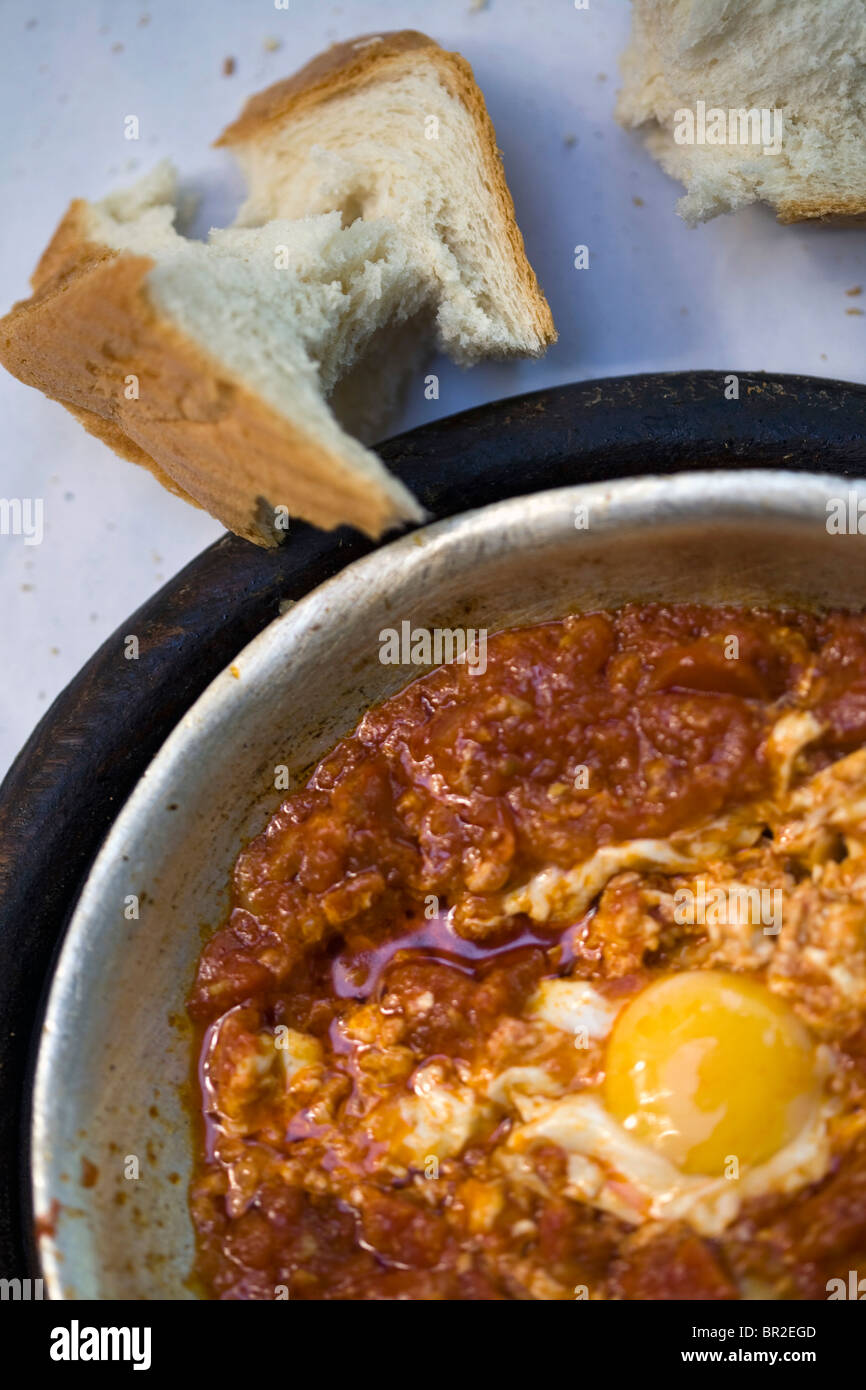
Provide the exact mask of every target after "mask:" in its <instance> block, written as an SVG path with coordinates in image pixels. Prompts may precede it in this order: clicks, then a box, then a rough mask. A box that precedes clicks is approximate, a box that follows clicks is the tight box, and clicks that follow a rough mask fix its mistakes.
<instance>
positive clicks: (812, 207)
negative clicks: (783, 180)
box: [776, 195, 866, 227]
mask: <svg viewBox="0 0 866 1390" xmlns="http://www.w3.org/2000/svg"><path fill="white" fill-rule="evenodd" d="M776 216H777V219H778V221H779V222H782V223H783V224H785V225H786V226H787V225H790V224H791V223H793V222H810V221H811V222H827V223H831V224H832V225H833V226H839V227H853V226H856V225H857V223H860V222H864V221H866V200H864V199H863V198H861V197H855V196H854V195H852V196H851V197H849V198H839V197H829V196H826V197H823V198H818V197H815V198H786V199H785V200H784V201H783V202H779V203H778V204H777V205H776Z"/></svg>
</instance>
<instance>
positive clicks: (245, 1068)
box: [190, 605, 866, 1299]
mask: <svg viewBox="0 0 866 1390" xmlns="http://www.w3.org/2000/svg"><path fill="white" fill-rule="evenodd" d="M732 639H734V643H733V645H734V648H735V649H736V651H737V656H736V658H735V659H733V660H732V659H730V657H729V655H727V654H726V653H729V652H730V651H731V649H732ZM792 710H809V711H811V712H812V714H813V715H814V717H815V719H816V721H818V723H819V724H820V726H821V733H820V736H819V737H817V738H815V739H814V740H813V741H812V744H811V745H810V747H809V749H808V752H807V754H806V755H804V756H805V759H806V762H807V764H808V769H807V770H808V771H810V772H815V771H818V770H820V769H821V768H822V767H824V766H826V765H828V764H830V763H831V762H833V761H834V760H835V759H838V758H840V757H843V756H844V755H845V754H846V753H848V752H850V751H851V750H854V749H857V748H859V747H860V746H861V745H862V744H863V743H864V742H866V621H864V619H863V618H861V617H857V616H851V615H846V614H837V615H830V616H828V617H826V618H816V617H812V616H809V615H804V614H797V613H789V612H785V613H779V612H752V611H749V612H746V611H742V610H736V609H722V608H715V609H710V608H701V607H698V606H692V605H681V606H677V607H670V608H666V607H649V606H642V607H639V606H635V607H628V608H625V609H623V610H621V611H619V612H617V613H612V614H606V613H597V614H590V615H585V616H580V617H576V618H568V619H565V620H563V621H562V622H553V623H547V624H544V625H541V626H538V627H535V628H530V629H525V630H519V631H511V632H505V633H502V634H499V635H497V636H496V637H494V638H491V639H490V640H489V643H488V664H487V670H486V671H485V672H484V674H483V675H473V674H471V672H470V671H469V669H467V667H465V666H459V665H457V666H448V667H443V668H440V669H439V670H437V671H434V672H432V673H430V674H429V675H427V676H424V677H423V678H421V679H419V680H416V681H414V682H413V683H412V684H411V685H409V686H407V688H406V689H405V690H404V691H402V692H401V693H400V694H399V695H397V696H396V697H394V698H393V699H391V700H390V701H388V702H387V703H386V704H384V705H382V706H380V707H378V708H376V709H373V710H371V711H370V712H369V713H368V714H367V715H366V716H365V717H364V719H363V720H362V721H361V723H360V724H359V726H358V728H357V730H356V731H355V732H354V733H353V734H352V735H351V737H349V738H347V739H345V740H344V741H343V742H342V743H340V744H339V745H338V746H337V747H336V748H335V749H334V751H333V752H332V753H331V754H329V755H328V756H327V757H326V758H325V759H323V761H322V762H321V764H320V765H319V767H318V768H317V769H316V771H315V773H314V774H313V776H312V778H311V779H310V782H309V783H308V785H307V787H306V788H304V789H303V790H302V791H300V792H298V793H297V794H296V795H293V796H291V797H290V798H289V799H288V800H287V801H286V802H285V803H284V804H283V806H282V807H281V808H280V810H279V811H278V812H277V813H276V815H275V816H274V817H273V818H272V819H271V821H270V823H269V824H268V826H267V828H266V829H265V830H264V832H263V833H262V834H261V835H260V836H259V837H258V839H256V840H255V841H254V842H253V843H252V844H251V845H250V846H249V847H248V848H247V849H246V850H245V851H244V852H243V854H242V855H241V856H240V858H239V860H238V862H237V865H236V869H235V876H234V889H233V894H234V897H233V904H234V905H233V908H232V911H231V915H230V917H229V920H228V921H227V923H226V924H225V925H224V926H223V927H222V928H221V930H220V931H218V932H217V933H216V935H215V936H214V937H213V938H212V940H211V941H210V942H209V943H208V945H207V946H206V948H205V950H204V951H203V953H202V957H201V960H200V963H199V969H198V975H197V979H196V983H195V987H194V989H193V992H192V994H191V997H190V1011H191V1014H192V1017H193V1018H194V1020H195V1021H196V1023H197V1024H198V1025H199V1041H200V1053H199V1076H200V1084H201V1095H202V1115H203V1119H204V1124H205V1131H206V1134H205V1138H204V1140H203V1145H202V1153H201V1155H200V1157H201V1163H200V1168H199V1172H198V1175H197V1177H196V1179H195V1182H194V1184H193V1189H192V1194H191V1209H192V1214H193V1220H194V1223H195V1226H196V1231H197V1237H198V1251H199V1260H198V1272H199V1276H200V1278H201V1279H202V1280H203V1281H204V1283H205V1285H206V1286H207V1288H208V1290H209V1292H210V1293H211V1295H212V1296H215V1297H223V1298H261V1299H268V1298H274V1297H285V1296H289V1297H291V1298H293V1299H297V1298H301V1299H304V1298H313V1299H323V1298H325V1299H369V1298H373V1299H380V1298H398V1297H404V1298H405V1297H408V1298H413V1299H414V1298H418V1299H442V1298H444V1299H502V1298H505V1299H509V1298H518V1299H521V1298H537V1297H550V1298H561V1297H573V1296H574V1295H573V1292H572V1290H573V1289H574V1287H575V1286H578V1285H586V1286H588V1287H590V1288H591V1290H592V1295H591V1296H593V1297H623V1298H677V1297H691V1298H700V1297H704V1298H732V1297H737V1296H739V1295H740V1293H741V1291H742V1289H743V1287H744V1281H748V1280H752V1281H758V1282H760V1281H764V1282H765V1283H766V1284H767V1285H769V1286H774V1287H777V1288H778V1289H783V1290H784V1296H787V1297H796V1296H805V1297H809V1296H824V1294H823V1292H822V1293H820V1294H818V1293H816V1292H815V1290H816V1289H818V1288H819V1286H820V1287H823V1281H824V1280H826V1278H827V1277H830V1276H829V1274H828V1271H833V1272H835V1270H836V1267H837V1265H838V1266H839V1267H840V1268H841V1267H842V1266H843V1265H844V1266H845V1270H847V1267H848V1265H847V1263H846V1262H847V1261H848V1259H849V1257H850V1251H851V1250H852V1249H854V1248H856V1247H858V1246H859V1248H861V1249H866V1149H864V1148H862V1147H861V1143H860V1141H859V1140H858V1142H857V1143H856V1144H853V1145H852V1146H851V1149H850V1151H849V1152H847V1153H845V1154H843V1155H841V1156H840V1157H839V1158H838V1160H837V1161H836V1162H835V1163H834V1166H833V1171H832V1173H831V1175H830V1176H829V1178H828V1179H827V1180H826V1181H825V1182H824V1183H822V1184H821V1185H819V1187H818V1188H817V1190H815V1191H814V1192H813V1191H811V1189H810V1190H807V1191H806V1192H805V1193H801V1194H799V1195H798V1198H797V1200H796V1202H792V1201H791V1199H789V1198H768V1199H763V1200H762V1201H761V1202H759V1203H757V1204H753V1205H752V1207H751V1208H749V1210H748V1211H747V1212H746V1214H745V1216H744V1219H743V1220H742V1221H740V1222H739V1223H738V1225H737V1227H736V1235H734V1234H731V1235H730V1237H728V1236H725V1237H724V1238H722V1239H720V1240H707V1239H705V1238H702V1237H700V1236H698V1235H696V1234H695V1233H694V1232H693V1231H692V1230H690V1229H689V1228H688V1227H687V1226H685V1225H683V1224H682V1223H680V1224H675V1225H673V1226H671V1227H670V1228H669V1229H665V1230H662V1231H660V1232H658V1233H657V1234H656V1236H655V1237H654V1238H653V1239H647V1234H646V1232H645V1231H640V1230H639V1231H637V1232H636V1231H635V1230H634V1229H633V1228H632V1227H630V1226H628V1225H626V1224H625V1223H624V1222H623V1221H621V1220H619V1219H617V1218H616V1217H614V1216H611V1215H609V1214H607V1213H605V1212H600V1211H598V1210H596V1209H594V1208H593V1207H590V1206H587V1205H584V1204H582V1203H580V1202H578V1201H575V1200H572V1199H571V1198H570V1197H567V1196H565V1195H562V1190H563V1187H564V1184H565V1170H566V1158H565V1155H564V1154H563V1152H562V1150H561V1149H559V1148H558V1147H557V1146H556V1145H555V1144H552V1143H551V1144H542V1145H539V1146H538V1147H537V1148H536V1149H534V1150H533V1153H532V1156H531V1161H532V1164H533V1165H534V1171H535V1175H536V1177H537V1179H538V1181H537V1183H536V1184H535V1187H534V1188H533V1187H532V1186H531V1185H530V1186H529V1187H521V1188H517V1187H514V1186H511V1185H509V1184H508V1183H507V1182H506V1183H503V1181H502V1178H501V1173H500V1172H499V1170H498V1168H497V1167H496V1158H495V1156H496V1152H497V1151H498V1146H500V1145H501V1144H502V1142H503V1136H504V1135H506V1136H507V1132H508V1129H509V1127H510V1126H511V1125H512V1124H513V1119H512V1118H510V1117H509V1115H508V1114H507V1113H503V1112H502V1111H500V1110H497V1109H496V1108H495V1107H494V1108H492V1109H490V1111H489V1113H488V1112H487V1111H485V1114H484V1117H483V1120H481V1121H480V1122H479V1123H478V1124H477V1125H476V1127H475V1128H474V1129H473V1130H472V1133H471V1136H470V1138H469V1139H468V1140H467V1142H466V1143H465V1144H464V1145H463V1146H462V1147H460V1148H459V1149H458V1151H457V1152H456V1153H454V1152H449V1153H447V1154H444V1155H443V1156H440V1157H439V1158H437V1162H436V1168H437V1172H436V1174H435V1176H433V1177H431V1176H430V1175H429V1174H427V1173H425V1171H424V1170H425V1164H424V1162H423V1161H420V1160H417V1161H416V1159H412V1158H406V1153H408V1150H405V1149H404V1150H401V1148H400V1146H401V1144H404V1145H405V1143H406V1142H408V1140H406V1137H405V1136H404V1135H403V1134H402V1133H401V1132H400V1133H398V1132H397V1130H395V1129H394V1126H393V1124H392V1123H391V1121H389V1126H390V1127H387V1128H383V1127H381V1126H379V1127H378V1128H377V1125H378V1120H377V1116H378V1115H379V1114H380V1113H384V1111H385V1109H386V1108H387V1112H388V1114H389V1115H392V1114H393V1113H395V1110H394V1107H395V1105H397V1104H398V1102H399V1100H400V1097H401V1096H403V1097H405V1096H406V1095H409V1094H410V1093H413V1087H414V1088H415V1090H417V1089H418V1087H419V1086H420V1087H421V1089H422V1090H423V1086H424V1084H426V1083H425V1081H424V1077H425V1075H426V1074H427V1071H428V1069H429V1068H430V1067H433V1068H434V1071H433V1072H431V1073H430V1075H433V1076H434V1080H435V1082H436V1084H437V1085H438V1084H439V1083H440V1082H443V1084H444V1083H445V1082H447V1083H448V1084H449V1085H451V1086H452V1087H453V1088H454V1090H455V1093H458V1092H459V1091H460V1088H461V1086H463V1084H464V1081H465V1077H466V1075H467V1074H468V1071H467V1069H469V1068H471V1067H472V1066H473V1065H475V1064H476V1063H477V1059H478V1057H479V1056H480V1055H481V1053H482V1051H484V1054H485V1056H486V1055H487V1054H488V1053H490V1055H491V1056H493V1057H501V1058H502V1059H504V1061H510V1060H511V1057H512V1052H513V1051H514V1049H515V1048H517V1050H518V1053H519V1049H520V1047H521V1046H524V1043H525V1039H529V1038H531V1036H534V1035H531V1034H530V1033H525V1035H524V1034H520V1032H519V1030H520V1029H521V1028H522V1029H524V1030H525V1029H527V1028H530V1027H531V1025H530V1024H528V1023H527V1022H526V1020H525V1019H524V1017H523V1014H524V1010H525V1008H526V1006H527V1001H528V1000H529V999H530V998H531V997H532V995H533V991H535V990H536V989H537V987H538V985H539V982H541V981H543V980H545V979H554V978H569V979H574V978H581V979H586V980H592V981H593V982H594V985H595V986H596V987H597V989H598V990H600V991H601V993H602V995H604V996H606V997H610V998H611V999H614V1000H615V999H616V998H617V997H620V996H624V995H626V994H627V995H629V996H630V995H632V994H633V993H634V992H635V991H636V990H638V989H639V988H640V987H641V985H644V984H646V983H648V982H651V981H652V980H654V979H656V978H658V977H659V976H661V975H663V974H664V973H665V972H666V971H669V970H670V969H671V968H672V966H674V965H675V957H674V955H673V953H672V952H673V947H672V946H668V945H666V944H662V945H661V946H660V947H658V948H654V949H650V950H647V949H646V948H645V945H644V944H643V943H642V942H638V941H637V939H636V938H635V936H634V934H633V932H632V930H631V927H630V919H629V914H628V910H627V907H628V888H629V885H628V883H627V882H625V883H624V884H622V885H621V886H617V884H614V885H613V887H612V889H611V890H610V893H611V894H612V896H610V897H608V898H607V899H606V904H607V906H606V909H605V911H602V912H600V911H599V910H598V903H597V902H593V903H591V904H590V905H589V906H588V907H587V908H586V909H585V910H584V911H582V912H580V913H579V914H577V915H576V916H575V917H574V919H573V920H570V921H566V922H557V923H556V924H555V925H554V924H553V923H549V924H542V923H539V922H533V921H531V920H530V919H529V918H528V917H526V916H524V915H522V914H513V915H510V914H509V913H508V912H507V910H506V908H505V902H506V898H507V895H508V893H509V891H510V890H511V889H513V888H514V886H515V885H520V884H522V883H524V882H526V880H527V879H529V878H530V877H531V876H532V875H535V874H538V873H539V872H540V871H542V870H546V869H550V868H559V869H565V870H567V869H571V868H572V867H573V866H574V865H576V864H580V863H581V862H583V861H585V860H587V859H588V858H589V857H590V856H592V855H593V854H594V853H595V852H596V851H597V850H598V849H599V848H603V847H605V846H612V845H619V844H622V843H624V842H627V841H630V840H635V839H647V838H652V839H659V838H663V837H669V836H671V835H675V834H677V833H678V832H681V831H684V830H688V829H689V828H690V827H693V826H696V825H698V824H700V823H702V822H705V821H708V820H712V819H713V818H716V817H720V816H724V815H726V814H730V813H731V812H732V811H735V810H736V809H737V808H738V807H741V806H745V805H747V804H749V803H754V802H758V801H760V799H761V798H762V797H765V796H767V795H768V794H769V792H770V789H771V784H772V768H771V766H770V763H769V761H768V757H767V740H768V736H769V733H770V731H771V730H772V728H773V726H774V724H775V723H776V721H777V720H778V719H779V717H780V715H781V714H783V713H785V712H786V711H792ZM617 894H619V895H620V896H619V898H617V896H616V895H617ZM618 903H619V904H620V906H621V910H620V908H619V907H617V904H618ZM610 904H613V906H614V907H615V908H616V909H617V910H616V911H611V910H608V908H609V906H610ZM677 959H679V958H677ZM675 968H678V966H677V967H675ZM365 1011H366V1012H365ZM374 1014H375V1017H374ZM371 1020H372V1021H371ZM374 1027H375V1030H377V1031H375V1034H374V1033H373V1032H372V1031H369V1032H368V1035H367V1036H366V1037H365V1033H364V1029H365V1028H366V1029H368V1030H372V1029H374ZM280 1029H282V1030H283V1031H284V1032H285V1030H288V1033H289V1035H290V1041H292V1040H295V1041H293V1042H292V1046H297V1047H300V1046H301V1043H298V1042H297V1041H296V1040H297V1038H299V1037H302V1038H304V1039H309V1038H311V1039H313V1046H314V1048H315V1049H317V1050H316V1051H315V1057H314V1060H313V1061H312V1062H311V1063H309V1065H308V1066H307V1069H306V1071H304V1069H303V1067H302V1068H301V1069H300V1070H299V1071H296V1072H295V1073H294V1074H293V1076H292V1078H291V1085H290V1086H289V1087H288V1090H287V1089H286V1085H285V1084H284V1081H283V1080H282V1079H276V1078H277V1073H276V1072H275V1071H274V1069H273V1067H272V1057H271V1054H270V1053H268V1051H267V1048H266V1045H265V1043H263V1041H262V1040H263V1039H265V1041H267V1039H270V1038H272V1036H275V1035H276V1034H277V1030H280ZM509 1029H510V1030H511V1036H509ZM521 1038H523V1039H524V1041H523V1042H521ZM304 1046H309V1044H304ZM845 1048H847V1051H846V1052H845V1056H846V1057H847V1059H848V1061H847V1064H846V1065H847V1066H848V1067H849V1080H850V1078H854V1079H855V1082H856V1084H857V1085H860V1084H861V1081H860V1078H861V1075H862V1076H863V1077H866V1043H864V1042H863V1034H862V1033H859V1032H857V1031H856V1030H855V1031H854V1032H852V1034H851V1038H850V1041H848V1042H846V1043H845ZM509 1049H511V1051H509ZM310 1055H311V1056H312V1055H313V1054H312V1053H311V1054H310ZM515 1055H516V1054H515ZM547 1060H548V1064H549V1066H550V1068H552V1069H553V1074H554V1075H560V1074H561V1075H562V1076H563V1077H565V1076H566V1069H567V1067H568V1066H570V1065H571V1064H572V1062H571V1059H570V1058H569V1057H567V1056H566V1054H565V1051H563V1055H562V1056H561V1057H560V1056H558V1055H555V1054H554V1053H552V1054H551V1056H550V1058H549V1059H547ZM503 1064H504V1063H503ZM557 1068H559V1071H557ZM569 1075H570V1073H569ZM283 1076H284V1073H283V1072H282V1071H281V1072H279V1078H283ZM419 1078H420V1080H419ZM563 1084H567V1085H569V1086H572V1085H576V1086H581V1085H583V1084H584V1083H583V1081H582V1080H581V1079H580V1077H578V1078H577V1080H576V1081H575V1080H573V1079H572V1080H569V1081H568V1082H567V1083H565V1082H564V1083H563ZM587 1084H588V1083H587ZM852 1084H854V1083H852ZM428 1089H429V1088H428ZM389 1107H390V1108H389ZM449 1123H450V1121H449ZM430 1143H431V1145H432V1147H433V1148H434V1149H435V1144H436V1140H435V1137H434V1138H433V1139H431V1141H430ZM399 1152H403V1158H402V1159H401V1160H400V1161H393V1162H392V1161H390V1158H389V1156H391V1157H393V1154H395V1153H399ZM434 1156H435V1155H434ZM429 1166H430V1165H429V1164H428V1165H427V1167H429ZM493 1194H495V1200H494V1195H493ZM545 1281H547V1282H545ZM283 1290H285V1291H286V1292H282V1291H283ZM563 1291H565V1292H563Z"/></svg>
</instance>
